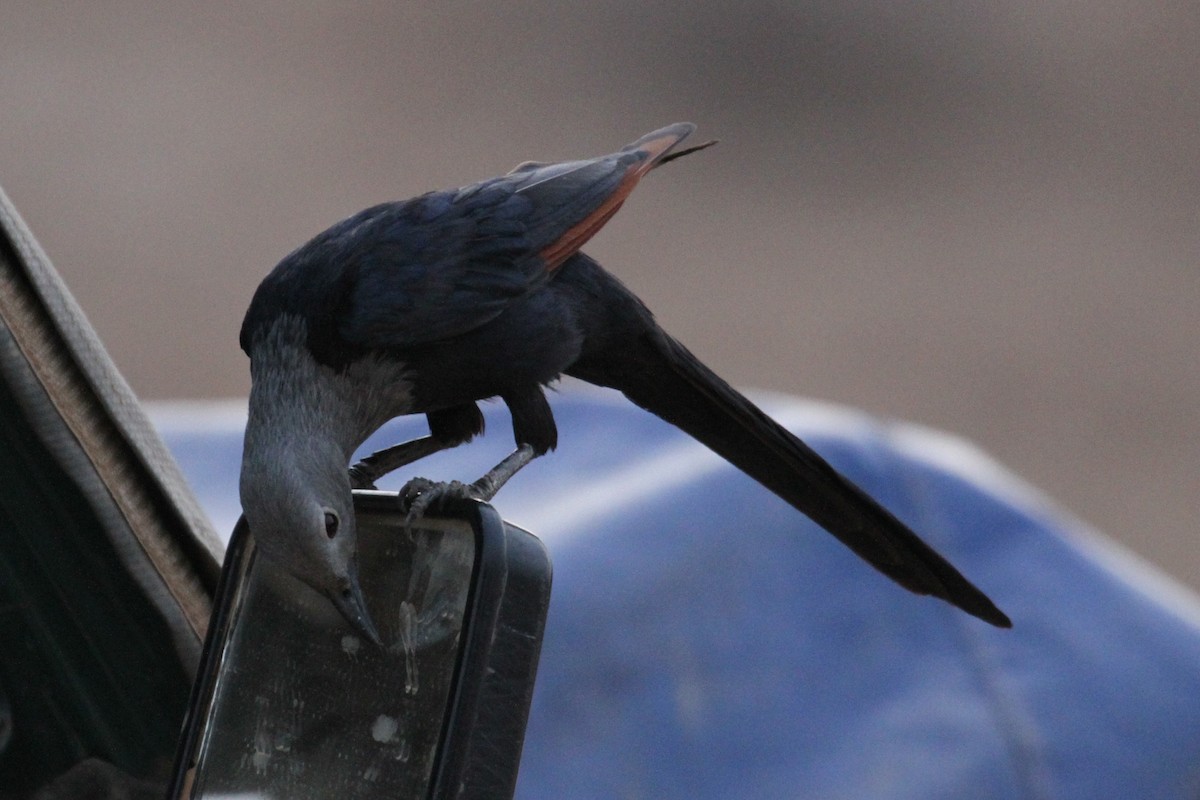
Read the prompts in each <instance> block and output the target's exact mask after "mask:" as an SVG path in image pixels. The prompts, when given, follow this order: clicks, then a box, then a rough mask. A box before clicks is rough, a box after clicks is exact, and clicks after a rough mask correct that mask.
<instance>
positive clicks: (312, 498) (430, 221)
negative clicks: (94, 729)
mask: <svg viewBox="0 0 1200 800" xmlns="http://www.w3.org/2000/svg"><path fill="white" fill-rule="evenodd" d="M694 130H695V126H694V125H692V124H691V123H676V124H673V125H669V126H667V127H664V128H661V129H659V130H656V131H653V132H652V133H649V134H646V135H645V136H642V137H641V138H639V139H637V140H636V141H634V142H632V143H630V144H628V145H626V146H625V147H622V148H621V149H619V150H617V151H616V152H614V153H610V154H608V155H604V156H600V157H596V158H590V159H584V160H577V161H566V162H558V163H542V162H525V163H523V164H521V165H519V166H518V167H516V168H515V169H513V170H512V171H511V172H509V173H507V174H505V175H502V176H499V177H495V178H491V179H488V180H483V181H480V182H477V183H473V184H470V185H467V186H463V187H461V188H456V189H450V190H444V191H434V192H428V193H426V194H422V195H419V196H417V197H414V198H412V199H409V200H404V201H397V202H385V203H381V204H378V205H374V206H371V207H370V208H367V209H364V210H363V211H360V212H358V213H356V214H354V215H352V216H350V217H348V218H346V219H344V220H342V221H341V222H338V223H337V224H335V225H333V226H332V227H330V228H328V229H327V230H325V231H323V232H322V233H320V234H318V235H317V236H315V237H314V238H312V239H311V240H310V241H308V242H307V243H305V244H303V245H302V246H300V247H299V248H298V249H296V250H294V251H293V252H291V253H290V254H289V255H287V256H286V257H285V258H283V260H282V261H280V262H279V264H278V265H277V266H275V267H274V269H272V270H271V271H270V272H269V274H268V275H267V276H266V277H265V278H264V279H263V280H262V282H261V283H260V285H259V286H258V288H257V290H256V291H255V292H254V295H253V298H252V300H251V302H250V306H249V308H248V310H247V312H246V315H245V318H244V320H243V323H242V327H241V332H240V336H239V341H240V344H241V347H242V349H243V350H244V351H245V352H246V354H247V355H248V356H249V358H250V373H251V390H250V398H249V413H248V419H247V425H246V432H245V441H244V452H243V461H242V469H241V475H240V480H239V490H240V495H241V502H242V507H243V511H244V514H245V517H246V521H247V523H248V525H249V527H250V530H251V532H252V533H253V535H254V538H255V541H256V544H257V547H258V548H259V550H260V551H261V553H262V554H263V555H264V556H265V557H267V558H269V559H270V560H272V561H273V562H274V563H276V564H278V565H279V566H281V567H282V568H283V569H285V570H286V571H287V572H289V573H290V574H291V575H293V576H294V577H296V578H298V579H300V580H301V581H302V582H303V583H306V584H308V585H309V586H310V587H312V588H313V589H315V590H316V591H318V592H321V593H323V594H324V595H326V596H327V597H328V598H329V599H330V600H331V601H332V602H333V604H334V605H335V606H336V607H337V609H338V610H339V611H340V612H341V614H342V615H343V616H344V617H345V619H346V620H347V622H348V623H349V624H350V625H351V626H352V627H353V628H354V629H355V630H356V631H358V632H359V633H361V634H362V635H364V636H366V637H367V638H368V639H370V640H372V641H374V642H376V643H378V642H379V641H380V637H379V634H378V630H377V628H376V627H375V625H374V623H373V621H372V619H371V616H370V613H369V611H368V608H367V605H366V602H365V599H364V597H363V593H362V590H361V587H360V585H359V581H358V577H357V575H358V571H357V556H356V529H355V517H354V511H353V504H352V492H353V489H355V488H364V487H370V486H372V485H373V481H374V480H375V479H377V478H378V477H379V476H380V475H382V474H384V473H386V472H389V471H392V470H394V469H397V468H398V467H400V466H402V465H404V464H407V463H410V462H412V461H415V460H417V459H419V458H422V457H424V456H426V455H429V454H431V453H433V452H436V451H438V450H441V449H444V448H449V447H455V446H458V445H461V444H464V443H466V442H469V441H470V440H471V439H473V438H474V437H476V436H477V435H479V434H481V433H482V432H483V428H484V421H483V416H482V414H481V413H480V410H479V407H478V402H479V401H483V400H487V399H492V398H499V399H500V400H502V401H503V402H504V403H505V405H507V407H508V410H509V412H510V414H511V418H512V431H513V437H514V440H515V444H516V449H515V450H514V451H513V453H512V454H511V455H510V456H509V457H508V458H506V459H505V460H504V461H502V462H501V463H500V464H498V465H496V467H495V468H494V469H492V470H490V471H489V472H488V473H487V474H486V475H484V476H483V477H482V478H480V479H479V480H477V481H475V482H473V483H470V484H466V483H458V482H450V483H433V482H430V481H426V480H423V479H420V478H414V479H413V480H411V481H409V483H408V484H406V485H405V487H404V488H403V489H402V490H401V496H402V497H403V498H404V502H405V503H406V504H407V506H408V508H409V518H410V519H412V518H414V517H419V516H420V515H422V514H424V513H427V512H428V511H429V509H430V508H431V507H437V506H439V505H442V504H444V503H445V501H446V500H447V499H448V498H451V497H471V498H475V499H478V500H491V499H492V497H493V496H494V495H495V493H496V491H497V490H498V489H499V488H500V487H501V486H502V485H503V484H504V482H505V481H507V480H508V479H509V478H511V477H512V475H513V474H515V473H516V472H517V471H518V470H519V469H521V468H522V467H523V466H524V465H525V464H527V463H529V462H530V461H531V460H532V459H534V458H537V457H539V456H542V455H544V454H546V453H548V452H549V451H551V450H553V449H554V448H555V446H556V444H557V440H558V431H557V427H556V425H555V420H554V415H553V412H552V410H551V407H550V405H549V403H548V401H547V399H546V393H545V390H546V388H547V387H549V386H551V385H552V384H553V383H554V382H555V381H556V380H558V379H559V378H560V377H561V376H564V375H566V376H572V377H574V378H578V379H582V380H583V381H586V382H589V383H592V384H596V385H599V386H604V387H609V388H612V389H615V390H617V391H619V392H621V393H622V394H624V395H625V397H626V398H628V399H629V400H630V401H632V402H633V403H634V404H636V405H638V406H640V407H641V408H643V409H646V410H648V411H650V412H651V413H653V414H655V415H657V416H658V417H660V418H661V419H663V420H665V421H666V422H668V423H670V424H672V425H674V426H676V427H678V428H679V429H681V430H682V431H684V432H686V433H687V434H689V435H690V436H692V437H694V438H695V439H697V440H698V441H700V442H701V443H703V444H705V445H707V446H708V447H709V448H710V449H712V450H713V451H714V452H716V453H717V454H718V455H720V456H722V457H723V458H725V459H726V460H727V461H729V462H730V463H731V464H733V465H734V466H735V467H737V468H738V469H740V470H741V471H742V472H744V473H745V474H747V475H748V476H750V477H751V478H753V479H754V480H755V481H757V482H758V483H760V484H762V486H764V487H765V488H767V489H768V490H770V491H771V492H773V493H775V494H776V495H778V496H779V497H780V498H782V499H783V500H784V501H786V502H787V503H789V504H790V505H792V506H793V507H794V508H796V509H797V510H798V511H800V512H801V513H803V514H804V515H806V516H808V517H809V518H810V519H811V520H812V521H814V522H815V523H816V524H817V525H819V526H821V527H822V528H824V529H825V530H826V531H828V532H829V533H831V534H833V536H835V537H836V538H838V539H839V540H841V541H842V542H843V543H844V544H845V545H846V546H848V547H849V548H850V549H851V550H852V551H853V552H854V553H856V554H857V555H859V556H860V557H861V558H862V559H864V560H865V561H867V562H868V563H869V564H870V565H872V566H873V567H875V568H876V569H877V570H879V571H880V572H882V573H883V574H884V575H886V576H888V577H890V578H891V579H893V580H894V581H896V582H897V583H898V584H900V585H901V586H903V587H904V588H906V589H909V590H911V591H913V592H915V593H918V594H925V595H932V596H934V597H937V598H941V599H942V600H945V601H947V602H949V603H951V604H952V605H955V606H957V607H958V608H960V609H962V610H963V611H965V612H967V613H968V614H971V615H973V616H975V617H978V618H979V619H981V620H983V621H985V622H987V623H990V624H991V625H994V626H997V627H1002V628H1007V627H1011V625H1012V622H1011V620H1010V619H1009V618H1008V617H1007V616H1006V615H1005V614H1004V613H1003V612H1002V611H1001V610H1000V609H999V608H998V607H997V606H996V605H995V604H994V603H993V602H992V601H991V599H990V598H988V596H987V595H985V594H984V593H983V592H982V591H981V590H980V589H978V588H977V587H976V586H975V585H973V584H972V583H971V582H970V581H968V580H967V579H966V578H965V577H964V576H963V575H962V574H961V573H960V572H959V571H958V570H957V569H956V568H955V567H954V566H953V565H951V564H950V563H949V562H948V561H947V560H946V559H945V558H943V557H942V556H941V555H939V554H938V553H937V552H936V551H935V550H934V549H933V548H931V547H930V546H929V545H928V544H926V543H925V542H924V541H923V540H922V539H921V538H920V537H919V536H918V535H917V534H916V533H914V532H913V531H912V530H911V529H910V528H909V527H908V526H907V525H905V524H904V523H903V522H901V521H900V520H899V519H897V518H896V517H895V516H894V515H893V514H892V513H891V512H889V511H888V510H887V509H886V508H884V507H883V506H882V505H880V504H879V503H878V502H876V501H875V500H874V499H872V498H871V497H870V496H869V495H868V494H867V493H866V492H864V491H863V490H861V489H860V488H858V487H857V486H856V485H855V484H853V483H852V482H851V481H850V480H848V479H847V478H845V477H843V476H842V475H841V474H840V473H838V472H837V471H836V470H835V469H834V468H833V467H832V466H830V465H829V463H828V462H826V461H825V460H824V459H823V458H821V456H819V455H818V454H817V453H816V452H815V451H814V450H813V449H812V448H811V447H809V446H808V445H807V444H805V443H804V442H803V441H801V440H800V439H799V438H798V437H796V436H795V435H794V434H792V433H791V432H790V431H788V430H787V429H785V428H784V427H783V426H781V425H780V424H778V423H776V422H775V421H774V420H773V419H771V417H770V416H768V415H767V414H766V413H765V412H763V411H762V410H760V409H759V408H758V407H757V406H756V405H755V404H754V403H753V402H751V401H750V400H749V399H747V398H746V397H745V396H744V395H742V394H741V393H740V392H738V391H737V390H736V389H734V388H733V387H732V386H730V385H729V384H728V383H727V382H725V381H724V380H723V379H722V378H720V377H719V376H718V375H717V374H715V373H714V372H713V371H712V370H710V369H709V368H708V367H706V366H705V365H704V364H703V363H701V362H700V360H699V359H698V358H696V357H695V356H694V355H693V354H692V353H691V352H690V351H689V350H688V349H687V348H686V347H684V345H683V344H681V343H680V342H679V341H677V340H676V339H675V338H673V337H672V336H670V335H669V334H668V333H667V332H666V331H664V330H663V329H662V328H661V327H660V326H659V324H658V323H657V322H656V321H655V318H654V316H653V314H652V313H651V312H650V310H649V309H648V308H647V307H646V305H645V304H644V303H642V301H641V300H639V299H638V298H637V297H636V296H635V295H634V294H633V293H632V292H631V291H630V290H629V289H628V288H626V287H625V285H624V284H622V283H621V282H620V281H619V280H618V279H617V278H616V277H614V276H613V275H612V274H610V273H609V272H607V271H606V270H605V269H604V268H603V267H601V266H600V264H598V263H597V262H596V261H595V260H593V259H592V258H590V257H589V256H587V255H586V254H584V253H583V252H581V248H582V247H583V245H584V244H585V243H587V242H588V241H589V240H590V239H591V237H592V236H593V235H594V234H595V233H596V232H597V231H598V230H600V228H601V227H603V226H604V224H605V223H606V222H607V221H608V220H609V219H610V218H611V217H612V216H613V214H615V213H616V212H617V210H618V209H619V208H621V206H622V205H623V204H624V203H625V201H626V200H627V199H628V197H629V196H630V193H631V192H632V191H633V189H634V187H635V186H636V185H637V184H638V182H639V181H640V180H641V179H642V178H643V177H645V175H646V174H647V173H649V172H650V171H651V170H653V169H655V168H656V167H659V166H662V165H663V164H666V163H668V162H670V161H673V160H674V159H677V158H679V157H680V156H682V155H686V154H689V153H692V152H695V151H697V150H700V149H703V148H705V147H708V146H709V145H711V144H714V143H715V142H706V143H704V144H701V145H697V146H694V147H691V148H688V149H677V148H678V146H679V145H680V143H681V142H682V141H683V140H684V139H685V138H686V137H688V136H689V135H690V134H691V133H692V132H693V131H694ZM409 414H424V415H425V417H426V419H427V421H428V425H429V435H428V436H424V437H421V438H418V439H415V440H413V441H410V442H402V443H400V444H398V445H395V446H393V447H389V448H386V449H384V450H382V451H379V452H378V453H375V454H373V455H372V456H369V457H368V458H365V459H363V460H362V461H360V462H357V463H356V464H354V465H353V466H352V467H351V466H350V461H351V459H352V457H353V454H354V452H355V451H356V449H357V448H358V447H359V446H360V445H361V444H362V443H363V442H364V441H365V440H366V438H367V437H368V436H369V435H370V434H371V433H373V432H374V431H375V430H377V429H378V428H379V427H380V426H381V425H383V424H384V423H385V422H387V421H388V420H390V419H392V418H394V417H399V416H404V415H409Z"/></svg>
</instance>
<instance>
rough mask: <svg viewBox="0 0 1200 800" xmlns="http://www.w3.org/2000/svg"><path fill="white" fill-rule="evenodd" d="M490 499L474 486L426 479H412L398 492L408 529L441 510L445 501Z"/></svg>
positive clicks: (459, 482) (458, 482) (460, 482)
mask: <svg viewBox="0 0 1200 800" xmlns="http://www.w3.org/2000/svg"><path fill="white" fill-rule="evenodd" d="M490 499H491V498H490V497H488V496H486V493H485V492H483V491H481V490H480V489H479V488H478V487H476V486H475V484H473V483H463V482H462V481H445V482H439V481H431V480H429V479H428V478H413V479H412V480H410V481H409V482H408V483H406V484H404V488H403V489H401V490H400V507H401V508H406V509H407V511H406V513H405V515H404V524H405V526H406V527H409V528H411V527H412V526H413V524H414V523H416V521H417V520H419V519H420V518H421V517H423V516H425V514H426V513H428V512H430V511H435V512H436V511H440V510H442V508H443V506H444V505H445V504H446V502H447V501H455V500H478V501H480V502H487V501H488V500H490Z"/></svg>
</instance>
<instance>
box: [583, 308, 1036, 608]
mask: <svg viewBox="0 0 1200 800" xmlns="http://www.w3.org/2000/svg"><path fill="white" fill-rule="evenodd" d="M628 344H630V345H632V346H630V347H628V348H622V351H621V353H620V354H619V360H615V359H614V360H610V359H606V358H602V359H600V360H597V359H595V358H591V359H584V360H582V361H580V362H578V363H577V364H576V365H575V366H573V367H572V368H571V369H570V371H569V372H570V374H572V375H575V376H576V377H580V378H583V379H584V380H587V381H589V382H591V383H597V384H600V385H604V386H609V387H612V388H614V389H617V390H619V391H621V392H622V393H624V395H625V396H626V397H628V398H629V399H630V400H632V401H633V402H634V403H636V404H637V405H639V406H641V407H642V408H644V409H646V410H647V411H650V412H651V413H653V414H655V415H657V416H659V417H661V418H662V419H664V420H666V421H667V422H670V423H671V424H672V425H675V426H677V427H679V428H680V429H682V430H683V431H685V432H687V433H688V434H690V435H691V436H693V437H695V438H696V439H698V440H699V441H701V442H703V443H704V444H705V445H707V446H708V447H710V448H711V449H712V450H713V451H714V452H716V453H717V454H719V455H721V456H723V457H724V458H725V459H726V460H728V461H729V462H730V463H732V464H733V465H734V466H736V467H737V468H738V469H740V470H742V471H743V472H745V473H746V474H747V475H749V476H750V477H752V478H754V479H755V480H756V481H758V482H759V483H761V484H762V485H763V486H766V487H767V488H768V489H770V490H771V491H772V492H774V493H775V494H777V495H779V496H780V497H782V498H783V499H784V500H786V501H787V502H788V503H790V504H791V505H793V506H794V507H795V508H797V509H798V510H800V511H801V512H803V513H804V514H806V515H807V516H808V517H809V518H811V519H812V520H813V521H814V522H816V523H817V524H818V525H820V526H821V527H822V528H824V529H825V530H827V531H829V532H830V533H832V534H833V535H834V536H836V537H837V538H838V539H840V540H841V541H842V542H843V543H845V544H846V546H847V547H849V548H850V549H851V550H853V551H854V552H855V553H857V554H858V555H859V556H861V557H862V558H863V559H865V560H866V561H867V562H868V563H870V564H871V565H873V566H874V567H875V568H876V569H878V570H879V571H880V572H882V573H883V574H885V575H887V576H888V577H890V578H892V579H893V580H895V581H896V582H897V583H899V584H900V585H901V586H903V587H905V588H906V589H910V590H911V591H913V592H916V593H918V594H929V595H934V596H935V597H940V598H942V599H944V600H946V601H948V602H950V603H952V604H953V605H956V606H958V607H959V608H961V609H962V610H963V611H966V612H967V613H968V614H972V615H974V616H976V617H979V618H980V619H982V620H984V621H985V622H989V623H991V624H992V625H995V626H997V627H1002V628H1008V627H1012V622H1011V621H1010V620H1009V618H1008V617H1007V616H1005V614H1004V612H1002V611H1000V609H998V608H997V607H996V606H995V604H994V603H992V601H991V600H990V599H988V597H987V595H985V594H984V593H983V592H981V591H980V590H979V589H977V588H976V587H975V586H973V585H972V584H971V583H970V581H968V580H967V579H966V578H964V577H963V576H962V574H961V573H959V571H958V570H957V569H955V568H954V567H953V566H952V565H951V564H950V563H949V562H948V561H946V559H944V558H942V557H941V556H940V555H938V554H937V552H936V551H934V550H933V548H931V547H930V546H929V545H927V544H925V542H923V541H921V539H920V538H919V537H918V536H917V535H916V534H915V533H913V532H912V531H911V530H910V529H909V528H908V527H907V526H906V525H905V524H904V523H902V522H900V520H898V519H896V517H894V516H893V515H892V514H891V513H890V512H889V511H888V510H887V509H885V508H884V507H883V506H881V505H879V503H877V502H875V501H874V500H873V499H871V497H870V496H868V495H867V494H866V492H864V491H863V490H862V489H859V488H858V487H857V486H855V485H854V484H853V483H851V482H850V481H848V480H847V479H846V478H844V477H842V476H841V475H840V474H838V472H837V471H836V470H834V469H833V467H831V466H830V465H829V464H828V463H827V462H826V461H825V460H824V459H823V458H821V457H820V456H819V455H817V454H816V453H815V452H814V451H813V450H812V448H810V447H809V446H808V445H806V444H805V443H804V442H802V441H800V439H798V438H797V437H796V436H794V435H793V434H792V433H791V432H789V431H788V430H787V429H785V428H784V427H783V426H781V425H779V424H778V423H777V422H775V421H774V420H772V419H771V418H770V417H768V416H767V415H766V414H765V413H763V411H762V410H760V409H759V408H758V407H757V406H755V405H754V404H753V403H751V402H750V401H749V400H747V399H746V398H745V397H743V396H742V395H741V394H740V393H739V392H738V391H737V390H736V389H734V388H733V387H731V386H730V385H729V384H728V383H726V382H725V381H724V380H722V379H721V378H720V377H719V376H718V375H716V374H715V373H714V372H712V370H710V369H709V368H708V367H706V366H704V364H702V363H700V361H699V360H698V359H697V358H696V357H695V356H693V355H692V354H691V353H690V352H689V351H688V350H687V348H685V347H684V346H683V345H681V344H680V343H679V342H677V341H675V340H674V339H672V338H671V337H670V336H668V335H667V334H665V333H662V332H661V330H658V329H655V330H653V331H647V332H646V334H645V335H643V336H642V337H640V338H639V341H638V342H637V343H636V344H633V343H628ZM614 355H615V354H614Z"/></svg>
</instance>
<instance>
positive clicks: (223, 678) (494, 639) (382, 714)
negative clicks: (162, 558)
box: [168, 492, 550, 800]
mask: <svg viewBox="0 0 1200 800" xmlns="http://www.w3.org/2000/svg"><path fill="white" fill-rule="evenodd" d="M354 499H355V512H356V516H357V520H358V537H359V542H358V545H359V572H360V581H361V583H362V587H363V592H364V594H365V596H366V598H367V604H368V607H369V609H370V612H371V615H372V617H373V618H374V619H375V621H376V624H377V625H378V627H379V632H380V635H381V637H382V638H383V641H384V647H382V648H380V647H377V646H375V645H373V644H372V643H371V642H369V641H367V640H364V639H360V638H359V637H358V636H357V635H356V634H355V633H354V631H353V630H352V629H351V628H350V627H349V625H348V624H347V623H346V622H345V621H344V620H343V619H342V617H341V616H340V615H339V614H338V612H337V611H336V610H335V609H334V607H333V606H332V604H330V603H329V601H328V600H326V599H325V598H324V597H322V596H321V595H319V594H317V593H316V592H314V591H313V590H311V589H309V588H308V587H307V586H305V585H303V584H301V583H299V582H298V581H297V580H296V579H294V578H292V577H291V576H289V575H287V574H285V573H283V572H282V571H281V570H279V569H277V568H275V566H274V565H273V564H272V563H271V562H270V561H267V560H266V559H261V558H256V553H255V546H254V540H253V536H252V533H251V532H250V531H249V530H248V528H247V526H246V523H245V520H244V519H243V520H241V521H240V522H239V523H238V525H237V528H236V529H235V531H234V534H233V538H232V540H231V541H230V545H229V550H228V552H227V554H226V559H225V566H224V571H223V573H222V579H221V585H220V587H219V589H218V598H217V602H216V605H215V609H214V613H213V618H212V621H211V623H210V628H209V631H208V637H207V640H206V643H205V650H204V655H203V658H202V663H201V669H200V672H199V675H198V677H197V680H196V683H195V685H194V687H193V692H192V699H191V704H190V706H189V711H188V716H187V719H186V721H185V724H184V732H183V736H182V738H181V740H180V745H179V749H178V753H177V757H176V766H175V772H174V780H173V784H172V787H171V791H170V793H169V794H168V797H169V798H177V799H178V800H184V799H185V798H186V799H189V800H199V798H216V797H231V796H238V797H288V798H307V797H311V798H329V797H339V796H342V797H379V798H394V797H421V798H449V797H456V798H475V797H479V798H482V797H488V798H494V797H511V796H512V794H513V791H514V788H515V785H516V775H517V766H518V763H519V761H520V754H521V746H522V743H523V739H524V732H525V722H526V719H527V718H528V713H529V703H530V699H531V697H532V693H533V681H534V676H535V672H536V669H537V660H538V654H539V651H540V648H541V639H542V631H543V629H544V626H545V619H546V612H547V609H548V607H549V597H550V562H549V559H548V556H547V553H546V550H545V548H544V547H543V546H542V544H541V542H540V541H539V540H538V539H536V538H535V537H534V536H532V535H531V534H529V533H527V532H525V531H523V530H521V529H519V528H516V527H513V526H511V525H508V524H506V523H504V522H502V521H501V520H500V517H499V516H498V515H497V514H496V512H495V511H494V510H493V509H492V508H491V507H490V506H487V505H484V504H478V503H473V502H470V501H464V502H462V503H456V504H453V505H450V506H449V508H448V512H447V513H446V514H445V515H444V516H440V517H437V518H423V519H421V520H420V521H419V522H418V523H417V524H416V525H415V526H414V527H413V528H412V529H408V528H406V527H405V524H404V513H403V512H402V510H401V508H400V505H399V500H398V496H397V495H395V494H392V493H385V492H355V498H354Z"/></svg>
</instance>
